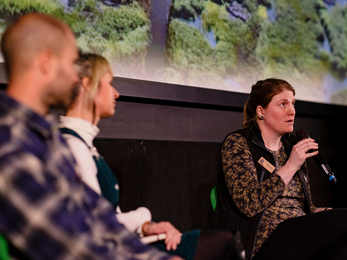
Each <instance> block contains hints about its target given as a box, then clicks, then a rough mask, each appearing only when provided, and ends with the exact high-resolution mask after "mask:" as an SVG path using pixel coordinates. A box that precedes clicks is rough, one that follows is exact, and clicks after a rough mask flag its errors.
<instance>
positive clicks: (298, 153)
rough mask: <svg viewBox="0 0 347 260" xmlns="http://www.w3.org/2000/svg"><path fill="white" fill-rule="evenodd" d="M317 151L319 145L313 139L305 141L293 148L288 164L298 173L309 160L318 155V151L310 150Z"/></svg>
mask: <svg viewBox="0 0 347 260" xmlns="http://www.w3.org/2000/svg"><path fill="white" fill-rule="evenodd" d="M317 149H318V144H317V143H316V142H315V141H314V140H313V139H312V138H306V139H303V140H301V141H300V142H298V143H297V144H296V145H294V146H293V149H292V152H291V154H290V156H289V159H288V162H287V164H292V166H293V167H295V169H296V170H295V172H296V171H297V170H299V169H300V168H301V166H302V165H303V164H304V162H305V160H306V159H307V158H309V157H312V156H315V155H317V154H318V151H313V152H311V151H310V150H317ZM308 151H310V152H308Z"/></svg>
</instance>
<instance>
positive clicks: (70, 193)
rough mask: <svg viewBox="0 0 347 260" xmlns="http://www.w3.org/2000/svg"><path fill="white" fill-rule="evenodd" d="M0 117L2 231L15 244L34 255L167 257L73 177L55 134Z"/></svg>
mask: <svg viewBox="0 0 347 260" xmlns="http://www.w3.org/2000/svg"><path fill="white" fill-rule="evenodd" d="M0 112H1V111H0ZM2 119H3V118H1V113H0V232H1V233H2V234H3V235H4V236H5V237H6V238H7V239H8V240H9V241H10V242H11V243H13V244H14V245H15V246H16V247H17V248H18V249H20V250H21V251H23V252H24V253H25V254H26V255H28V256H29V257H30V258H33V259H169V258H170V257H169V256H168V255H167V254H165V253H163V252H160V251H158V250H156V249H154V248H152V247H149V246H147V245H143V244H142V243H141V242H140V241H139V240H138V238H137V237H136V236H135V235H134V234H132V233H131V232H129V231H128V230H126V229H125V228H124V226H123V225H121V224H120V223H119V222H118V221H117V220H116V217H115V212H114V211H113V208H112V206H111V205H110V204H109V203H108V202H107V201H106V200H105V199H103V198H102V197H100V196H99V195H97V194H96V193H95V192H93V191H92V190H91V189H90V188H89V187H88V186H86V185H84V184H83V183H82V182H81V181H79V180H78V179H76V178H75V177H74V167H75V166H74V164H71V163H69V160H71V156H66V155H68V154H69V151H68V149H67V148H66V147H64V143H62V142H60V143H59V139H61V136H60V135H59V134H57V135H56V137H53V138H52V140H51V141H50V140H48V139H47V138H46V139H45V138H43V137H42V136H40V135H32V132H27V131H25V130H24V129H25V128H23V125H22V124H18V122H15V121H13V120H12V121H13V123H14V124H11V125H6V124H3V122H4V120H2ZM1 121H2V122H1ZM34 136H35V138H34ZM40 138H41V141H40V140H39V139H40ZM50 142H51V144H49V143H50ZM53 144H58V145H53ZM51 152H52V153H51ZM64 153H65V154H64Z"/></svg>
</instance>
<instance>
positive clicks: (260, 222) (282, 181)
mask: <svg viewBox="0 0 347 260" xmlns="http://www.w3.org/2000/svg"><path fill="white" fill-rule="evenodd" d="M294 95H295V90H294V88H293V87H292V86H291V85H290V84H289V83H287V82H286V81H284V80H280V79H266V80H262V81H258V82H257V83H256V84H255V85H253V86H252V91H251V94H250V97H249V99H248V100H247V102H246V104H245V107H244V122H243V127H244V129H242V130H238V131H235V132H232V133H230V134H228V135H227V137H226V138H225V140H224V142H223V145H222V149H221V157H220V172H219V180H218V182H219V183H218V195H219V197H218V199H219V200H218V205H217V209H216V223H218V226H219V227H222V228H227V229H238V230H240V233H241V238H242V240H243V243H244V246H245V250H246V259H281V260H283V259H296V260H298V259H347V222H346V218H347V211H346V209H333V210H327V211H322V210H319V209H318V210H317V209H315V207H314V206H313V204H312V199H311V193H310V185H309V181H308V172H307V169H306V164H305V160H306V158H308V157H312V156H314V155H317V153H318V151H317V149H318V144H317V143H316V142H315V141H314V140H313V139H310V138H308V139H304V140H301V141H300V142H298V140H297V139H296V138H295V137H294V136H293V135H291V134H290V133H291V132H292V131H293V125H294V117H295V107H294V105H295V98H294ZM317 211H321V212H319V213H314V212H317ZM314 257H315V258H314Z"/></svg>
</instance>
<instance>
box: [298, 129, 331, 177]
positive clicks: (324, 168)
mask: <svg viewBox="0 0 347 260" xmlns="http://www.w3.org/2000/svg"><path fill="white" fill-rule="evenodd" d="M296 137H297V138H298V139H299V141H301V140H303V139H305V138H310V135H309V134H308V133H307V131H306V130H304V129H302V128H300V129H299V130H298V131H296ZM308 152H309V153H312V152H314V150H309V151H308ZM312 159H313V160H314V161H315V162H316V164H317V165H318V167H319V168H320V169H321V170H322V171H323V172H324V173H325V174H326V175H327V176H328V179H329V181H331V182H332V183H334V184H336V183H337V180H336V177H335V175H334V173H333V171H332V170H331V169H330V167H329V165H328V164H327V163H326V162H325V161H324V159H323V158H322V156H321V155H320V154H319V153H318V154H317V155H315V156H313V157H312Z"/></svg>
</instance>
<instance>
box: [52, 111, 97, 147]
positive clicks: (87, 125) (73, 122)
mask: <svg viewBox="0 0 347 260" xmlns="http://www.w3.org/2000/svg"><path fill="white" fill-rule="evenodd" d="M59 127H60V128H63V127H66V128H69V129H71V130H73V131H75V132H76V133H77V134H78V135H79V136H81V137H82V139H83V140H84V141H85V142H86V143H87V145H88V146H89V147H93V140H94V138H95V137H96V136H97V134H98V133H99V132H100V129H99V128H98V127H97V126H96V125H93V124H92V123H91V122H89V121H87V120H84V119H81V118H77V117H69V116H60V124H59Z"/></svg>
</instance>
